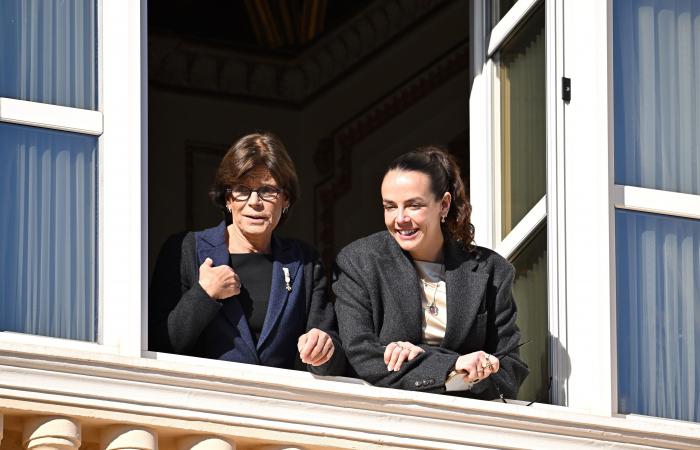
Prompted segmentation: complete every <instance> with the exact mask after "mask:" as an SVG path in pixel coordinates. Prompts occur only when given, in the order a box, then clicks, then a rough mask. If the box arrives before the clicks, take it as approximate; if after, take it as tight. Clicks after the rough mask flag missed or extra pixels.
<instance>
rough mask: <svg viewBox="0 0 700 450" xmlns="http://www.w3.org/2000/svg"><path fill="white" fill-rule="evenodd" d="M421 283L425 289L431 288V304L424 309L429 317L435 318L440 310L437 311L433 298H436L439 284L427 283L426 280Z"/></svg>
mask: <svg viewBox="0 0 700 450" xmlns="http://www.w3.org/2000/svg"><path fill="white" fill-rule="evenodd" d="M421 281H423V286H425V287H430V286H432V287H433V302H432V303H431V304H430V305H428V307H427V308H425V309H426V310H427V311H428V312H429V313H430V314H431V315H433V316H437V315H438V313H439V312H440V310H439V309H438V307H437V305H436V304H435V298H436V297H437V291H438V288H439V287H440V282H439V281H438V282H437V283H433V282H429V281H426V280H421Z"/></svg>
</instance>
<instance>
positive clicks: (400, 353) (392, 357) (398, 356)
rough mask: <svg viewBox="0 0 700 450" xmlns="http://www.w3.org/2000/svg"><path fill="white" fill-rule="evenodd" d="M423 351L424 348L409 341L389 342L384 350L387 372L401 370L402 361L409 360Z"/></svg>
mask: <svg viewBox="0 0 700 450" xmlns="http://www.w3.org/2000/svg"><path fill="white" fill-rule="evenodd" d="M423 352H425V350H423V349H422V348H420V347H418V346H417V345H413V344H411V343H410V342H405V341H396V342H390V343H389V345H387V346H386V349H385V350H384V364H386V370H388V371H389V372H392V371H393V372H398V371H399V370H401V364H403V362H404V361H411V360H412V359H413V358H415V357H416V356H418V355H420V354H421V353H423Z"/></svg>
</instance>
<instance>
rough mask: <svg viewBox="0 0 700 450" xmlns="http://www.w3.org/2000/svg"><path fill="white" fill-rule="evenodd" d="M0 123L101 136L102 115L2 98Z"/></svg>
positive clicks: (77, 109)
mask: <svg viewBox="0 0 700 450" xmlns="http://www.w3.org/2000/svg"><path fill="white" fill-rule="evenodd" d="M0 122H8V123H16V124H20V125H30V126H34V127H40V128H50V129H54V130H61V131H70V132H74V133H82V134H89V135H92V136H99V135H100V134H102V113H101V112H99V111H91V110H88V109H80V108H70V107H67V106H57V105H50V104H47V103H37V102H30V101H25V100H16V99H12V98H4V97H0Z"/></svg>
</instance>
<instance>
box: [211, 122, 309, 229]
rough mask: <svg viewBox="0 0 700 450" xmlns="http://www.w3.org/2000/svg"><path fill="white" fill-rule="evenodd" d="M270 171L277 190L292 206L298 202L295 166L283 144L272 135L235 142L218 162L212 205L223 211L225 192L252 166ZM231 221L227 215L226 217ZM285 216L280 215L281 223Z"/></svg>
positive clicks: (253, 135)
mask: <svg viewBox="0 0 700 450" xmlns="http://www.w3.org/2000/svg"><path fill="white" fill-rule="evenodd" d="M259 166H262V167H265V168H267V170H269V171H270V174H271V175H272V178H274V179H275V181H276V182H277V184H278V185H279V187H280V189H282V191H284V194H285V195H286V196H287V200H288V201H289V206H290V207H291V206H292V205H293V204H294V203H295V202H296V201H297V200H298V199H299V178H298V177H297V172H296V169H295V168H294V163H293V162H292V160H291V158H290V157H289V154H288V153H287V149H286V148H285V147H284V144H283V143H282V141H281V140H280V139H279V138H278V137H277V136H275V135H274V134H272V133H269V132H265V133H253V134H249V135H247V136H243V137H242V138H240V139H239V140H237V141H236V142H235V143H234V144H233V145H232V146H231V147H230V148H229V149H228V151H227V152H226V155H225V156H224V158H223V159H222V160H221V163H219V167H218V169H217V170H216V176H215V177H214V183H213V184H212V187H211V190H210V191H209V197H210V198H211V199H212V201H213V202H214V204H215V205H216V206H218V207H219V208H221V210H222V211H223V212H224V215H226V214H227V211H226V199H227V195H228V193H227V189H230V188H231V187H233V186H234V185H236V184H237V183H239V182H240V180H241V179H242V178H244V177H245V176H246V174H247V173H248V172H250V171H251V170H253V169H254V168H255V167H259ZM227 217H228V218H229V219H230V214H229V215H228V216H227ZM285 218H286V214H283V215H282V218H281V219H280V223H282V221H284V219H285Z"/></svg>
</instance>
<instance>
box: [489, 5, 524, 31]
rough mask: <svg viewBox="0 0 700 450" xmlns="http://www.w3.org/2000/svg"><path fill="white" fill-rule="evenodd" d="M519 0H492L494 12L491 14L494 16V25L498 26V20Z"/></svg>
mask: <svg viewBox="0 0 700 450" xmlns="http://www.w3.org/2000/svg"><path fill="white" fill-rule="evenodd" d="M517 1H518V0H492V2H491V5H492V6H491V7H492V8H493V13H492V14H491V15H492V16H493V24H492V26H494V27H495V26H496V25H497V24H498V22H499V21H500V20H501V19H502V18H503V16H505V15H506V13H507V12H508V11H510V8H512V7H513V5H515V3H516V2H517Z"/></svg>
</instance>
